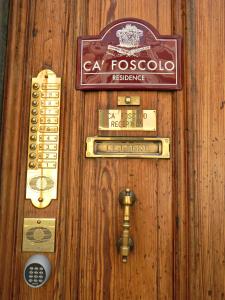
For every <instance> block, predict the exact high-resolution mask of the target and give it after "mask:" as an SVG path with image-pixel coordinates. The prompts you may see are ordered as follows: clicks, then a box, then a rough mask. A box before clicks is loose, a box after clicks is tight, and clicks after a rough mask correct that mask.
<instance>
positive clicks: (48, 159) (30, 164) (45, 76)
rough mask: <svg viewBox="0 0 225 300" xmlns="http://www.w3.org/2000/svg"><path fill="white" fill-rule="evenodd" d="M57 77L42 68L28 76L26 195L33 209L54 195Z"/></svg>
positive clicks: (55, 189) (57, 121) (58, 94)
mask: <svg viewBox="0 0 225 300" xmlns="http://www.w3.org/2000/svg"><path fill="white" fill-rule="evenodd" d="M60 94H61V78H58V77H56V74H55V73H54V72H52V71H51V70H42V71H41V72H40V73H39V74H38V76H37V77H36V78H33V79H32V88H31V104H30V125H29V141H28V158H27V183H26V198H27V199H30V200H31V201H32V204H33V205H34V206H36V207H37V208H44V207H46V206H48V205H49V204H50V202H51V200H52V199H56V198H57V176H58V154H59V122H60Z"/></svg>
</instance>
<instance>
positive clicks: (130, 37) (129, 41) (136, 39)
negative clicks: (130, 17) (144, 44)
mask: <svg viewBox="0 0 225 300" xmlns="http://www.w3.org/2000/svg"><path fill="white" fill-rule="evenodd" d="M116 36H117V37H118V38H119V41H120V44H119V46H121V47H125V48H134V47H138V46H139V43H140V38H141V36H143V31H142V30H140V29H138V28H137V27H136V26H134V25H131V24H127V25H126V26H125V27H124V28H123V29H119V30H117V32H116Z"/></svg>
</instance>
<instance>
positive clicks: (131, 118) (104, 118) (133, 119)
mask: <svg viewBox="0 0 225 300" xmlns="http://www.w3.org/2000/svg"><path fill="white" fill-rule="evenodd" d="M98 129H99V130H110V131H111V130H126V131H127V130H132V131H138V130H139V131H156V110H142V109H124V110H121V109H104V110H99V126H98Z"/></svg>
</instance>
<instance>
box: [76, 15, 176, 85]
mask: <svg viewBox="0 0 225 300" xmlns="http://www.w3.org/2000/svg"><path fill="white" fill-rule="evenodd" d="M76 87H77V89H81V90H112V89H115V90H178V89H181V37H179V36H165V35H163V36H162V35H160V34H159V33H158V31H157V30H156V29H155V28H154V27H153V26H152V25H150V24H149V23H147V22H145V21H143V20H139V19H134V18H129V19H121V20H117V21H115V22H113V23H111V24H110V25H108V26H107V27H106V28H105V29H104V30H103V31H102V32H101V33H100V35H99V36H87V37H83V36H82V37H79V38H78V55H77V84H76Z"/></svg>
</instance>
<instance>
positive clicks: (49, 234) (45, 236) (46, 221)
mask: <svg viewBox="0 0 225 300" xmlns="http://www.w3.org/2000/svg"><path fill="white" fill-rule="evenodd" d="M22 250H23V251H26V252H54V251H55V219H54V218H38V219H37V218H25V219H24V224H23V246H22Z"/></svg>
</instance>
